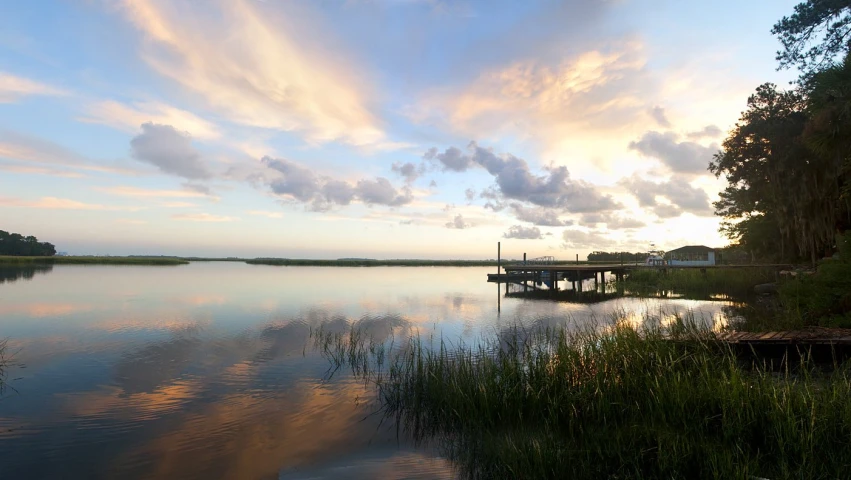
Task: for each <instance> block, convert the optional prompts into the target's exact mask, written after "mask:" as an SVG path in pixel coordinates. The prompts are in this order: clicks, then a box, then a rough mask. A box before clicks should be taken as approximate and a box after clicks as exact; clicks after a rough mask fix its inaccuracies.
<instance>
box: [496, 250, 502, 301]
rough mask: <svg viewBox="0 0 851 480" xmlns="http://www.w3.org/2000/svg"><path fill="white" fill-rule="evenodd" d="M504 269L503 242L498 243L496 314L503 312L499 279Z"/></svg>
mask: <svg viewBox="0 0 851 480" xmlns="http://www.w3.org/2000/svg"><path fill="white" fill-rule="evenodd" d="M501 267H502V242H496V312H497V313H499V312H501V311H502V297H501V296H500V294H499V278H500V275H501V273H500V270H501Z"/></svg>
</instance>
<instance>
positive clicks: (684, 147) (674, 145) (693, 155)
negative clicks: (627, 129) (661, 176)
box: [629, 131, 718, 174]
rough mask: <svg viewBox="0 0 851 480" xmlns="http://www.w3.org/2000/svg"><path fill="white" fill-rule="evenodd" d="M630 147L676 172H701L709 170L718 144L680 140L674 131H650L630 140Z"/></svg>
mask: <svg viewBox="0 0 851 480" xmlns="http://www.w3.org/2000/svg"><path fill="white" fill-rule="evenodd" d="M629 149H630V150H635V151H636V152H638V153H640V154H641V155H643V156H645V157H650V158H655V159H657V160H659V161H661V162H662V163H663V164H665V165H666V166H667V167H668V168H670V169H671V170H672V171H673V172H675V173H688V174H701V173H706V172H707V169H708V167H709V162H710V161H712V155H714V154H715V153H716V152H717V151H718V145H716V144H712V145H710V146H708V147H704V146H703V145H701V144H699V143H695V142H691V141H684V142H680V141H679V135H677V134H676V133H674V132H665V133H662V132H655V131H649V132H647V133H645V134H644V135H643V136H642V137H641V139H639V140H638V141H633V142H630V143H629Z"/></svg>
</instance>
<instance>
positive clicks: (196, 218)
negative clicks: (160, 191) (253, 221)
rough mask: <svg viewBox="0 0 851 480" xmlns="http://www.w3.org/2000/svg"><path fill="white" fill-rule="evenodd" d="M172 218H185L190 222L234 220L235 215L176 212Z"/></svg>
mask: <svg viewBox="0 0 851 480" xmlns="http://www.w3.org/2000/svg"><path fill="white" fill-rule="evenodd" d="M171 218H173V219H174V220H187V221H190V222H234V221H236V220H239V218H236V217H226V216H222V215H213V214H211V213H176V214H174V215H172V216H171Z"/></svg>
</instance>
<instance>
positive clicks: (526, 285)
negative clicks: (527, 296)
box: [523, 252, 529, 293]
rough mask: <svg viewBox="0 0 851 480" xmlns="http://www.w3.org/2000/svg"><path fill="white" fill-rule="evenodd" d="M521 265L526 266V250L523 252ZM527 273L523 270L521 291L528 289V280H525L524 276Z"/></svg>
mask: <svg viewBox="0 0 851 480" xmlns="http://www.w3.org/2000/svg"><path fill="white" fill-rule="evenodd" d="M523 267H524V268H525V267H526V252H523ZM528 275H529V272H527V271H526V270H523V293H526V292H528V291H529V281H528V280H526V277H527V276H528Z"/></svg>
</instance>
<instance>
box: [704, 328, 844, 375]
mask: <svg viewBox="0 0 851 480" xmlns="http://www.w3.org/2000/svg"><path fill="white" fill-rule="evenodd" d="M718 339H719V340H721V341H722V342H725V343H726V344H727V345H729V346H730V348H732V349H733V350H734V351H736V352H737V353H738V355H740V356H742V357H748V358H750V357H754V356H756V357H758V358H761V359H764V360H770V361H771V364H772V365H774V366H775V367H779V368H786V367H796V366H797V365H799V363H798V362H800V361H801V359H802V358H806V359H808V360H812V361H814V362H816V363H817V364H822V365H835V364H836V363H837V362H845V361H848V360H851V329H848V328H825V327H805V328H801V329H798V330H786V331H779V332H758V333H751V332H729V333H721V334H718Z"/></svg>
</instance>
